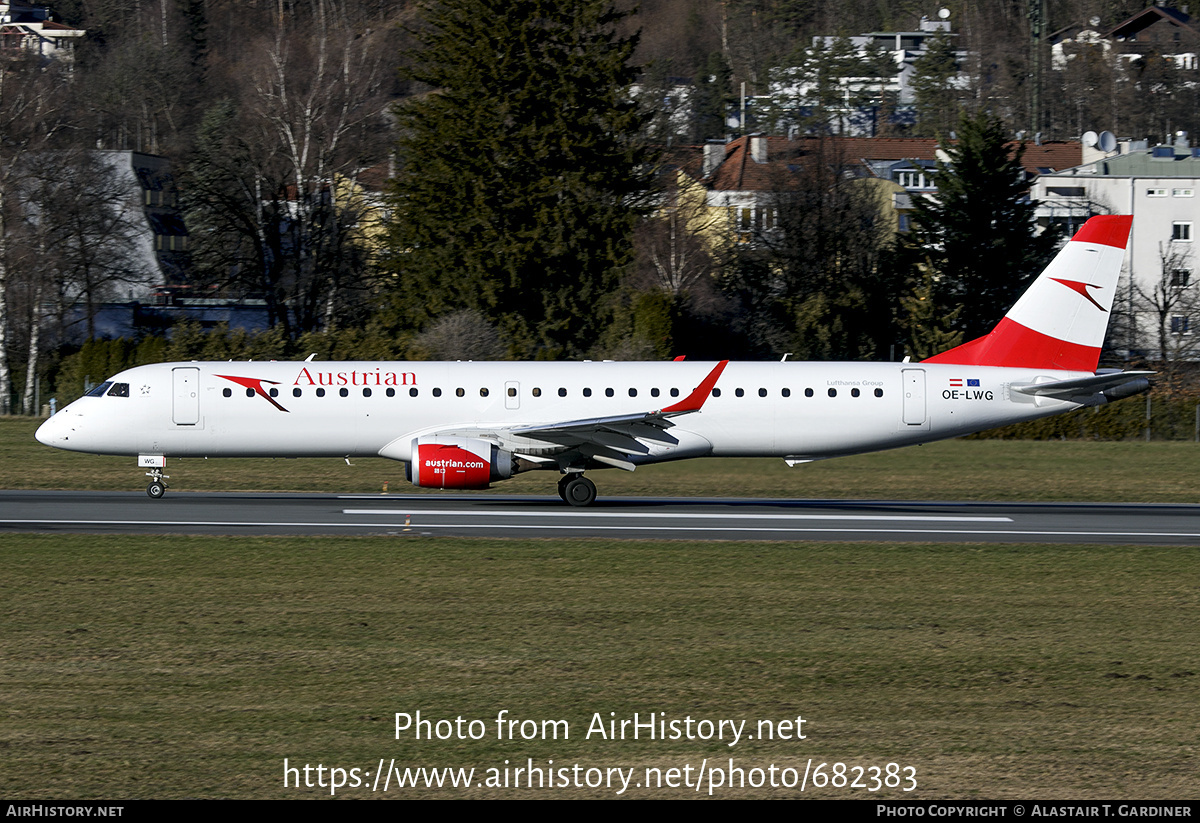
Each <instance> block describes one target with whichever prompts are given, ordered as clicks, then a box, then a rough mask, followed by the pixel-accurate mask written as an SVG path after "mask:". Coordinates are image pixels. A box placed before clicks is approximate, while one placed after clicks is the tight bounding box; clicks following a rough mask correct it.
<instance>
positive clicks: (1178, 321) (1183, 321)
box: [1171, 317, 1191, 334]
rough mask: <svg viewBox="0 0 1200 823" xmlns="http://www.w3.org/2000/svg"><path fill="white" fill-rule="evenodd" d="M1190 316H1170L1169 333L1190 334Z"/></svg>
mask: <svg viewBox="0 0 1200 823" xmlns="http://www.w3.org/2000/svg"><path fill="white" fill-rule="evenodd" d="M1190 321H1191V318H1190V317H1172V318H1171V334H1190V333H1191V322H1190Z"/></svg>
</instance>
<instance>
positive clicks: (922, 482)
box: [0, 418, 1200, 503]
mask: <svg viewBox="0 0 1200 823" xmlns="http://www.w3.org/2000/svg"><path fill="white" fill-rule="evenodd" d="M39 422H40V421H38V420H34V419H29V418H6V419H0V488H8V489H128V490H134V489H139V488H142V487H144V486H145V483H146V479H145V477H144V476H143V471H142V470H139V469H137V468H136V466H135V465H134V462H135V461H134V460H133V458H131V457H101V456H96V455H87V454H79V453H75V452H62V451H58V450H56V449H51V448H48V447H46V446H43V445H41V444H40V443H38V442H37V441H36V440H34V439H33V433H34V431H35V430H36V429H37V425H38V423H39ZM1198 459H1200V444H1196V443H1187V442H1153V443H1141V442H1123V443H1106V442H1079V441H1022V440H950V441H945V442H941V443H931V444H929V445H926V446H918V447H910V448H906V449H897V450H894V451H888V452H879V453H877V454H864V455H856V456H853V457H843V458H838V459H835V460H826V461H821V462H818V463H810V464H804V465H800V466H796V467H794V468H789V467H788V466H787V465H786V464H785V463H784V462H783V461H782V460H778V459H753V460H732V459H729V460H688V461H684V462H681V463H674V464H665V465H659V466H646V467H643V468H641V469H638V470H637V471H636V472H632V473H630V472H623V471H618V470H615V469H614V470H609V471H603V472H595V473H593V475H592V476H593V477H594V478H595V479H596V483H597V485H598V486H599V488H600V495H601V496H602V497H613V496H619V495H658V496H681V497H715V496H744V497H785V498H804V499H828V498H866V499H901V500H904V499H908V500H1034V501H1041V500H1070V501H1097V502H1159V503H1197V502H1200V470H1197V465H1196V464H1197V460H1198ZM353 463H354V465H353V466H347V465H346V464H345V463H344V462H343V461H341V460H336V459H321V460H317V459H300V460H262V459H259V460H246V459H225V460H172V461H170V463H169V464H168V474H170V475H171V480H170V481H169V482H170V485H171V486H172V488H175V489H178V490H192V491H214V490H221V491H249V490H253V491H326V492H350V493H361V492H378V491H380V490H381V489H382V488H383V484H384V483H385V482H386V483H387V484H388V488H389V490H390V491H391V492H401V493H405V494H411V493H414V492H421V491H425V490H421V489H416V488H415V487H413V486H412V485H411V484H409V483H408V482H407V481H406V480H405V479H404V467H403V465H402V464H400V463H396V462H394V461H391V460H383V459H378V458H376V459H355V460H354V461H353ZM554 479H555V475H554V474H552V473H550V472H530V473H527V474H523V475H518V476H517V477H514V478H512V479H511V480H506V481H503V482H501V483H498V484H497V485H496V486H495V487H494V488H493V489H492V490H491V491H489V492H481V494H542V495H548V496H553V495H554ZM431 493H433V494H438V493H440V492H436V491H435V492H431Z"/></svg>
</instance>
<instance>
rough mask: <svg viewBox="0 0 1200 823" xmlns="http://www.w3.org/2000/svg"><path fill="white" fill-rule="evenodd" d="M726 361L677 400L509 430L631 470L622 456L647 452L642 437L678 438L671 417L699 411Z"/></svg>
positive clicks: (656, 439)
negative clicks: (655, 406)
mask: <svg viewBox="0 0 1200 823" xmlns="http://www.w3.org/2000/svg"><path fill="white" fill-rule="evenodd" d="M728 364H729V361H728V360H722V361H721V362H720V363H718V364H717V365H716V366H715V367H714V368H713V370H712V371H710V372H709V373H708V376H707V377H705V378H704V380H703V381H701V383H700V385H699V386H697V387H696V388H695V389H693V390H692V393H691V394H689V395H688V396H687V397H685V398H684V399H683V400H680V401H679V402H678V403H675V404H672V405H670V406H666V407H664V408H661V409H656V410H654V411H647V412H640V413H634V414H618V415H613V416H610V417H591V418H587V419H584V420H565V421H562V422H559V423H547V424H538V425H536V426H517V427H514V428H512V429H510V430H509V433H510V434H512V435H514V436H516V437H526V438H529V439H531V440H540V441H542V442H545V443H554V444H557V445H560V446H566V447H568V449H570V450H576V451H578V452H579V455H580V456H581V457H582V458H584V459H585V460H586V459H588V458H590V459H592V460H596V461H597V462H600V463H605V464H607V465H609V466H616V467H617V468H620V469H626V470H627V471H633V467H634V464H633V463H631V462H630V461H629V460H627V459H625V458H627V457H630V456H634V455H641V454H648V453H649V452H650V445H649V443H647V442H646V441H649V442H650V443H654V442H657V443H665V444H669V445H676V444H677V443H678V442H679V441H678V440H677V439H676V438H675V437H674V436H673V435H671V434H670V433H669V432H668V431H667V429H670V428H671V427H673V426H674V425H675V424H674V423H673V422H671V418H673V417H678V416H680V415H684V414H692V413H693V412H698V411H700V410H701V409H702V408H703V407H704V402H705V401H706V400H707V399H708V397H709V395H710V394H711V393H712V390H713V387H714V386H715V385H716V384H717V380H718V379H719V378H720V377H721V372H723V371H725V366H727V365H728ZM515 454H516V455H517V456H518V457H530V459H534V460H535V461H536V460H538V459H539V458H536V457H531V456H529V455H525V454H523V453H522V452H521V451H520V450H519V449H518V450H517V451H516V452H515ZM540 459H545V458H540Z"/></svg>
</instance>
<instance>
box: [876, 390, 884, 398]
mask: <svg viewBox="0 0 1200 823" xmlns="http://www.w3.org/2000/svg"><path fill="white" fill-rule="evenodd" d="M875 396H876V397H883V389H876V390H875Z"/></svg>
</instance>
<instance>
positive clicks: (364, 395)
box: [363, 389, 371, 397]
mask: <svg viewBox="0 0 1200 823" xmlns="http://www.w3.org/2000/svg"><path fill="white" fill-rule="evenodd" d="M370 396H371V390H370V389H363V397H370Z"/></svg>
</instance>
